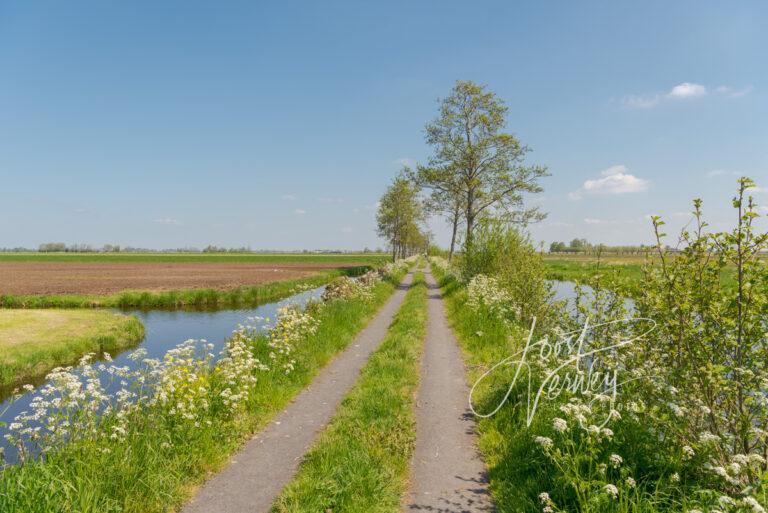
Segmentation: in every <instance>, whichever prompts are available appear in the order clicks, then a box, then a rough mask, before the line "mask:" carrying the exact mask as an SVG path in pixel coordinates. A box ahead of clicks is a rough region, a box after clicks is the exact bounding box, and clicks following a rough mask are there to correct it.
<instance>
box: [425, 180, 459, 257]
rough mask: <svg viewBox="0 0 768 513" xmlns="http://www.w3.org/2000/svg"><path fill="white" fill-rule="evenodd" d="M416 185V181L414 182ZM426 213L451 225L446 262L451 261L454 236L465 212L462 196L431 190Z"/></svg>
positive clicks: (456, 193) (454, 242) (453, 249)
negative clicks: (440, 217) (436, 216)
mask: <svg viewBox="0 0 768 513" xmlns="http://www.w3.org/2000/svg"><path fill="white" fill-rule="evenodd" d="M415 181H416V182H417V183H418V179H416V180H415ZM426 209H427V212H429V213H430V214H436V215H441V216H443V217H445V219H446V220H447V221H448V224H449V225H451V246H450V249H449V250H448V261H449V262H450V261H451V260H453V253H454V251H455V248H456V236H457V235H458V232H459V226H460V225H461V224H462V223H463V222H464V212H465V211H466V207H465V201H464V196H463V195H462V194H460V193H458V192H457V191H453V192H449V191H446V190H442V189H432V193H431V195H430V196H429V198H428V199H427V202H426Z"/></svg>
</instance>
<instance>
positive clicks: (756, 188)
mask: <svg viewBox="0 0 768 513" xmlns="http://www.w3.org/2000/svg"><path fill="white" fill-rule="evenodd" d="M747 192H749V193H751V194H755V193H757V194H761V193H764V192H768V187H760V186H759V185H755V186H754V187H750V188H749V189H747Z"/></svg>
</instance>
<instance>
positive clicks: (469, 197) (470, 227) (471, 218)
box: [464, 189, 475, 252]
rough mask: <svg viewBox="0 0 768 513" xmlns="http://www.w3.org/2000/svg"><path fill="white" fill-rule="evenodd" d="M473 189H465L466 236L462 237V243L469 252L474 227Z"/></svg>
mask: <svg viewBox="0 0 768 513" xmlns="http://www.w3.org/2000/svg"><path fill="white" fill-rule="evenodd" d="M474 203H475V191H474V190H472V189H469V191H467V238H466V239H464V244H465V245H466V247H467V252H470V250H471V249H470V248H471V246H472V230H473V229H474V228H475V205H474Z"/></svg>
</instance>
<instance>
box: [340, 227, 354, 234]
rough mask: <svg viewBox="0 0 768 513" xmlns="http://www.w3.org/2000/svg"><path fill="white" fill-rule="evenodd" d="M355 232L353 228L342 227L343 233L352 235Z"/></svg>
mask: <svg viewBox="0 0 768 513" xmlns="http://www.w3.org/2000/svg"><path fill="white" fill-rule="evenodd" d="M353 231H354V230H353V229H352V227H351V226H342V228H341V233H352V232H353Z"/></svg>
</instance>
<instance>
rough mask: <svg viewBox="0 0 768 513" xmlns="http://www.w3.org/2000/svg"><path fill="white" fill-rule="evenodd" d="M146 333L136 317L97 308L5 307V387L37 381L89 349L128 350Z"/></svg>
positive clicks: (0, 339)
mask: <svg viewBox="0 0 768 513" xmlns="http://www.w3.org/2000/svg"><path fill="white" fill-rule="evenodd" d="M143 337H144V326H143V325H142V324H141V322H140V321H139V320H138V319H136V318H135V317H133V316H125V315H120V314H114V313H112V312H103V311H93V310H0V389H8V388H11V387H13V386H16V385H20V384H23V383H27V382H31V381H35V380H37V379H40V378H42V377H44V376H45V374H46V373H47V372H48V371H50V370H51V369H53V368H54V367H58V366H63V365H69V364H73V363H76V362H77V360H78V359H79V358H80V357H81V356H82V355H83V354H85V353H90V352H94V353H103V352H111V351H115V350H118V349H124V348H126V347H130V346H131V345H133V344H135V343H137V342H138V341H140V340H141V339H142V338H143Z"/></svg>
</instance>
